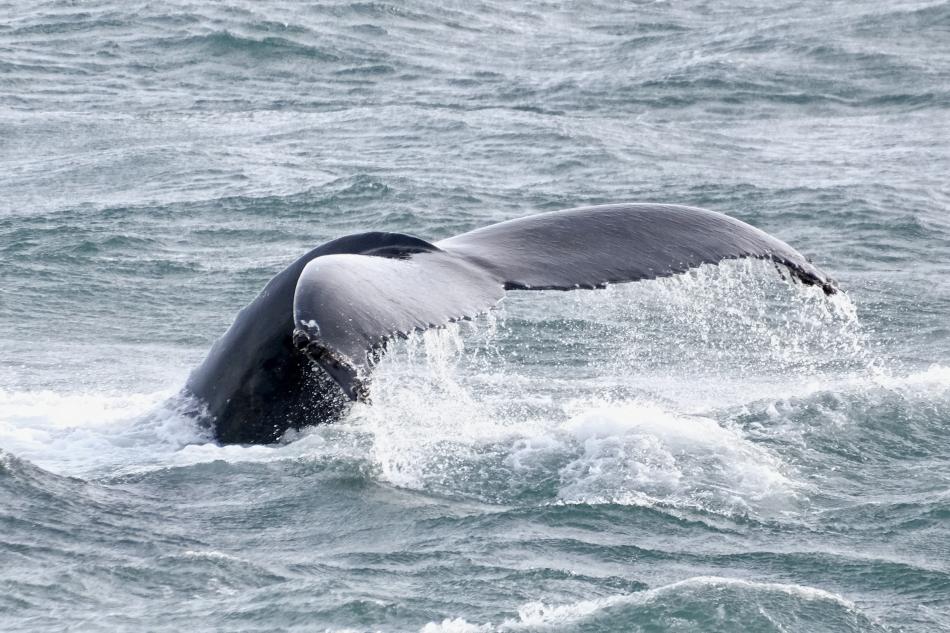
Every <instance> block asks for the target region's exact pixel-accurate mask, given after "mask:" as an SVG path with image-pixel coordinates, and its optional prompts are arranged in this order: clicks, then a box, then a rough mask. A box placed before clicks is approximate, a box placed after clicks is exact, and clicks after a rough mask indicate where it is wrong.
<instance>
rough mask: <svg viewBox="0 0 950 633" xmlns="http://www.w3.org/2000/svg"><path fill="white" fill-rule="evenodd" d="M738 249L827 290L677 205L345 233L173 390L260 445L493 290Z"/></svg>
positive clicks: (316, 416) (632, 276)
mask: <svg viewBox="0 0 950 633" xmlns="http://www.w3.org/2000/svg"><path fill="white" fill-rule="evenodd" d="M739 258H756V259H765V260H770V261H772V262H774V263H775V264H776V265H777V267H778V266H781V267H782V268H784V269H785V270H788V271H789V273H790V274H791V276H792V277H793V278H795V279H797V280H799V281H801V282H802V283H804V284H806V285H813V286H818V287H819V288H821V289H822V290H823V291H824V292H825V294H834V293H835V292H837V287H836V285H835V283H834V281H833V280H832V279H831V278H830V277H828V276H827V275H826V274H825V273H823V272H822V271H821V270H819V269H818V268H817V267H815V266H814V265H813V264H812V263H811V262H810V261H809V260H807V259H806V258H805V257H803V256H802V255H801V254H800V253H798V252H797V251H796V250H795V249H793V248H792V247H790V246H789V245H788V244H786V243H785V242H782V241H781V240H779V239H777V238H775V237H772V236H771V235H769V234H767V233H765V232H763V231H761V230H759V229H757V228H754V227H752V226H749V225H748V224H746V223H744V222H742V221H740V220H737V219H735V218H732V217H730V216H727V215H724V214H722V213H717V212H714V211H708V210H706V209H699V208H695V207H685V206H678V205H661V204H616V205H603V206H596V207H582V208H577V209H567V210H565V211H555V212H551V213H542V214H538V215H532V216H528V217H524V218H519V219H515V220H509V221H507V222H501V223H499V224H493V225H491V226H487V227H484V228H481V229H477V230H474V231H471V232H468V233H464V234H462V235H458V236H455V237H451V238H448V239H445V240H442V241H440V242H437V243H435V244H433V243H430V242H427V241H425V240H423V239H420V238H418V237H413V236H410V235H402V234H399V233H380V232H373V233H363V234H359V235H351V236H347V237H344V238H340V239H338V240H334V241H332V242H328V243H327V244H324V245H323V246H320V247H318V248H316V249H314V250H312V251H310V252H309V253H307V254H306V255H304V256H303V257H301V258H300V259H298V260H297V261H296V262H294V263H293V264H292V265H291V266H290V267H288V268H287V269H286V270H285V271H283V272H282V273H280V274H279V275H277V276H276V277H274V279H272V280H271V282H270V283H268V284H267V286H266V287H265V289H264V291H263V292H262V293H261V294H260V295H259V296H258V297H257V299H255V300H254V301H253V302H252V303H251V304H250V305H249V306H248V307H247V308H245V309H244V310H242V311H241V313H240V314H239V315H238V317H237V319H236V320H235V322H234V324H232V326H231V328H230V329H229V330H228V332H227V333H225V335H224V336H223V337H222V338H221V339H220V340H219V341H218V342H217V343H216V344H215V345H214V347H212V350H211V352H210V353H209V355H208V358H207V359H205V361H204V363H203V364H202V365H201V366H200V367H199V368H198V369H197V370H195V372H193V373H192V375H191V377H190V378H189V381H188V385H187V389H188V390H189V391H190V392H191V393H193V394H194V395H196V396H197V397H198V398H199V399H201V400H202V401H204V402H205V403H206V404H207V405H208V411H209V414H210V416H211V417H212V419H213V421H214V424H215V435H216V437H217V439H218V440H219V441H221V442H262V441H263V442H266V441H273V440H274V439H276V437H279V433H280V432H282V431H283V430H286V429H287V428H292V427H293V428H299V427H300V426H302V425H306V424H317V423H321V422H330V421H333V420H335V419H338V418H339V417H341V416H342V415H344V414H345V412H346V407H345V406H344V405H343V404H341V400H342V396H345V398H346V399H348V400H350V401H354V400H363V401H366V400H368V397H369V396H368V388H367V384H368V383H367V381H368V377H369V375H370V372H371V371H372V368H373V365H374V364H375V362H376V361H377V360H378V358H379V356H380V355H381V354H382V353H383V352H384V350H385V344H386V342H387V341H388V340H390V339H391V338H393V337H395V336H406V335H408V334H410V333H411V332H414V331H421V330H426V329H428V328H433V327H441V326H444V325H446V324H447V323H450V322H453V321H457V320H460V319H466V318H471V317H474V316H476V315H478V314H480V313H483V312H485V311H487V310H490V309H491V308H492V307H494V306H495V305H496V304H497V303H498V301H499V300H501V298H502V297H503V296H504V294H505V291H506V290H552V289H553V290H573V289H576V288H603V287H604V286H606V285H608V284H616V283H625V282H633V281H639V280H643V279H656V278H658V277H667V276H670V275H675V274H678V273H683V272H685V271H687V270H689V269H691V268H695V267H697V266H701V265H703V264H718V263H719V262H722V261H723V260H729V259H739ZM314 372H316V374H315V373H314ZM331 379H332V380H331ZM315 385H316V387H314V386H315ZM327 389H329V390H333V389H336V395H335V394H333V393H326V390H327ZM337 395H339V396H341V397H337ZM261 429H263V431H262V430H261Z"/></svg>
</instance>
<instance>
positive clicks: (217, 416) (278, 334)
mask: <svg viewBox="0 0 950 633" xmlns="http://www.w3.org/2000/svg"><path fill="white" fill-rule="evenodd" d="M430 247H431V245H429V244H427V243H425V242H423V241H422V240H419V239H417V238H414V237H411V236H409V235H402V234H399V233H384V232H369V233H360V234H357V235H347V236H346V237H341V238H339V239H336V240H333V241H330V242H327V243H326V244H323V245H321V246H318V247H317V248H315V249H313V250H312V251H310V252H308V253H307V254H306V255H304V256H302V257H300V258H299V259H298V260H297V261H295V262H294V263H292V264H291V265H290V266H288V267H287V268H285V269H284V270H283V271H282V272H280V273H278V274H277V275H276V276H275V277H274V278H273V279H271V280H270V281H269V282H267V285H266V286H264V289H263V290H262V291H261V293H260V294H259V295H258V296H257V298H256V299H254V300H253V301H252V302H251V303H250V304H248V305H247V307H245V308H244V309H242V310H241V311H240V312H238V314H237V316H236V317H235V319H234V323H232V324H231V327H230V328H228V330H227V332H225V334H224V335H223V336H222V337H221V338H219V339H218V340H217V341H216V342H215V343H214V345H212V347H211V350H210V351H209V352H208V355H207V357H205V360H204V361H203V362H202V363H201V365H199V366H198V367H197V368H196V369H195V370H194V371H193V372H192V373H191V375H190V376H189V378H188V382H187V383H186V385H185V391H186V393H187V394H188V395H191V396H194V397H196V398H197V399H198V401H199V402H200V404H201V405H202V409H203V410H202V412H201V413H200V414H199V417H200V418H201V419H202V420H203V421H205V422H206V423H208V424H209V425H210V426H211V429H212V431H213V433H214V437H215V439H216V440H217V441H219V442H221V443H222V444H267V443H271V442H275V441H276V440H278V439H279V438H280V436H281V435H283V434H284V432H285V431H287V430H288V429H290V428H295V429H299V428H300V427H301V426H304V425H311V424H320V423H324V422H332V421H334V420H337V419H339V418H341V417H342V416H343V415H344V414H345V413H346V411H347V409H348V408H349V405H350V401H349V400H348V399H347V398H346V397H345V396H344V394H343V392H342V391H341V389H340V387H339V386H338V385H337V384H336V383H335V382H334V381H333V380H332V379H331V378H330V377H329V376H328V375H327V373H326V372H325V371H324V370H322V369H320V368H319V367H318V366H316V365H314V364H313V363H312V362H311V360H310V359H309V358H308V357H307V356H306V355H305V354H303V353H300V352H299V351H298V350H297V349H296V348H295V347H294V344H293V333H294V315H293V303H294V291H295V290H296V287H297V280H298V278H299V277H300V273H301V272H302V271H303V269H304V267H305V266H306V265H307V264H308V263H309V262H310V261H311V260H313V259H314V258H316V257H320V256H322V255H332V254H339V253H354V254H365V255H369V256H374V255H375V256H380V257H397V256H405V255H406V254H408V253H412V252H416V251H418V250H419V249H421V248H430Z"/></svg>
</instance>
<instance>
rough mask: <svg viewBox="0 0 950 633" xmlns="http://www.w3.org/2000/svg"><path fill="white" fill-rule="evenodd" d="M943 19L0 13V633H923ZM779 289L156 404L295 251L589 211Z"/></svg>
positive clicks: (431, 336) (695, 292) (521, 318)
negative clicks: (314, 403)
mask: <svg viewBox="0 0 950 633" xmlns="http://www.w3.org/2000/svg"><path fill="white" fill-rule="evenodd" d="M948 173H950V3H947V2H932V1H916V0H907V1H902V0H897V1H892V2H850V1H849V2H844V1H832V2H817V1H812V0H808V1H804V2H797V1H796V2H790V1H788V0H779V2H774V3H758V2H731V3H730V2H726V3H714V2H704V1H698V0H684V1H682V2H679V1H670V2H656V3H642V2H635V3H628V2H608V1H595V2H566V3H561V2H535V1H531V2H524V3H506V2H495V1H494V0H473V1H470V2H457V1H455V0H449V1H448V2H444V1H443V2H436V1H430V0H412V1H410V2H407V3H403V4H386V3H377V2H352V1H345V0H344V1H338V2H327V3H320V4H298V3H291V2H250V1H243V2H230V3H227V5H225V4H217V3H206V4H202V3H191V2H179V1H172V2H141V1H138V0H132V1H129V2H118V1H116V0H108V1H90V2H73V1H56V2H48V1H40V2H7V1H4V2H0V630H3V631H5V632H9V633H13V632H21V631H22V632H26V631H29V632H34V631H158V632H162V631H173V632H179V631H192V630H194V631H213V630H217V631H248V632H250V631H288V630H293V631H324V630H329V631H344V630H346V631H386V632H402V631H412V632H417V631H421V632H424V633H437V632H440V631H441V632H447V633H448V632H455V633H472V632H488V631H509V630H513V631H592V632H593V631H597V632H602V631H618V632H619V631H624V632H630V631H636V632H658V631H684V632H685V631H703V632H712V631H722V632H726V631H761V632H769V631H775V632H793V631H794V632H808V633H813V632H821V631H828V632H831V631H833V632H843V631H851V632H856V631H862V632H863V631H874V632H884V631H889V632H907V633H916V632H921V633H923V632H932V631H940V630H944V631H946V630H950V323H948V314H950V281H948V279H950V276H948V274H950V185H948ZM622 201H638V202H665V203H680V204H689V205H696V206H702V207H707V208H711V209H714V210H717V211H723V212H726V213H729V214H732V215H734V216H736V217H738V218H740V219H742V220H745V221H747V222H750V223H752V224H754V225H755V226H758V227H760V228H762V229H764V230H766V231H768V232H770V233H772V234H774V235H776V236H778V237H780V238H781V239H783V240H785V241H787V242H789V243H790V244H792V245H793V246H795V247H796V248H797V249H798V250H800V251H801V252H803V253H805V254H806V255H808V256H809V257H811V258H812V259H813V260H814V262H815V263H816V265H819V266H820V267H821V268H823V269H824V270H826V271H827V272H828V273H830V274H831V275H832V276H833V277H834V278H836V279H837V280H838V282H839V283H840V285H841V287H842V288H843V289H844V290H845V292H844V293H843V294H842V295H840V296H838V297H835V298H831V299H829V298H826V297H824V296H823V295H822V294H821V292H820V291H818V290H816V289H814V288H804V287H801V286H799V285H793V284H790V283H788V282H785V281H783V280H782V279H781V277H780V276H778V275H777V274H776V273H775V271H774V269H773V268H772V267H771V266H769V265H766V264H763V263H751V262H744V263H743V262H739V263H730V264H726V265H723V266H721V267H703V268H700V269H698V270H695V271H693V272H692V273H689V274H687V275H684V276H681V277H677V278H672V279H666V280H662V281H650V282H642V283H637V284H629V285H622V286H614V287H611V288H608V289H607V290H604V291H577V292H569V293H563V292H542V293H524V292H522V293H511V294H509V296H508V298H507V299H505V301H504V302H503V303H502V305H501V307H500V308H499V309H498V310H496V311H495V312H493V313H492V314H490V315H488V316H486V317H484V318H481V319H479V320H477V321H476V322H474V323H469V324H462V325H460V326H458V327H453V328H449V329H446V330H443V331H438V332H432V333H428V334H426V335H424V336H423V335H419V336H415V337H413V338H412V339H411V340H409V341H405V342H401V343H399V344H397V345H396V346H394V348H393V349H392V350H391V353H390V354H389V355H388V356H387V358H386V360H385V361H384V362H383V364H382V366H381V367H380V368H379V371H378V372H377V374H376V379H375V382H374V383H373V387H372V389H373V391H372V397H373V402H374V404H373V405H372V406H366V405H358V406H357V407H356V408H354V410H353V411H352V412H351V414H350V415H349V417H347V418H346V419H345V420H344V421H342V422H341V423H339V424H334V425H329V426H323V427H314V428H310V429H307V430H305V431H302V432H293V433H291V434H290V435H288V436H286V437H284V438H283V440H282V441H281V442H280V443H278V444H275V445H271V446H218V445H216V444H215V443H214V442H212V441H211V440H210V439H209V437H208V435H207V432H206V431H204V430H203V429H202V428H200V426H199V425H198V424H196V423H195V421H194V420H193V419H191V418H189V417H188V416H187V415H186V414H185V413H183V409H182V407H181V406H180V405H179V404H178V400H177V399H176V398H175V395H176V394H177V393H178V391H179V390H180V388H181V387H182V385H183V384H184V382H185V380H186V378H187V376H188V373H189V371H190V370H191V369H192V368H193V367H195V366H196V365H197V364H198V363H199V362H200V361H201V359H202V358H203V356H204V354H205V352H206V351H207V350H208V348H209V347H210V345H211V344H212V342H213V341H214V340H215V338H216V337H218V336H219V335H220V334H222V333H223V332H224V330H225V329H226V328H227V326H228V325H229V324H230V322H231V320H232V319H233V318H234V316H235V314H236V313H237V311H238V310H239V309H240V308H241V307H243V306H244V305H246V304H247V303H248V302H249V301H250V300H251V299H253V297H254V296H255V295H256V293H257V292H258V291H259V290H260V289H261V288H262V287H263V285H264V284H265V283H266V282H267V280H268V279H270V278H271V276H273V275H274V274H276V273H277V272H279V271H280V270H282V269H283V267H284V266H286V265H287V264H288V263H289V262H291V261H292V260H294V259H295V258H296V257H297V256H298V255H300V254H302V253H303V252H305V251H306V250H308V249H310V248H312V247H314V246H316V245H318V244H320V243H322V242H324V241H326V240H328V239H331V238H334V237H338V236H341V235H345V234H347V233H352V232H359V231H363V230H370V229H378V230H391V231H399V232H406V233H411V234H414V235H418V236H420V237H423V238H426V239H433V240H434V239H440V238H444V237H447V236H450V235H453V234H456V233H459V232H462V231H465V230H469V229H473V228H477V227H479V226H482V225H485V224H488V223H491V222H495V221H500V220H503V219H509V218H514V217H518V216H522V215H527V214H531V213H536V212H540V211H547V210H554V209H561V208H567V207H571V206H577V205H583V204H595V203H606V202H622Z"/></svg>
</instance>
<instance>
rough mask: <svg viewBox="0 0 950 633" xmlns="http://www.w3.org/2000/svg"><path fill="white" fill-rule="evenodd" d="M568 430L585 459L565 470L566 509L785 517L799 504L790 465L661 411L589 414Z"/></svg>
mask: <svg viewBox="0 0 950 633" xmlns="http://www.w3.org/2000/svg"><path fill="white" fill-rule="evenodd" d="M560 428H561V429H562V430H563V431H565V432H566V433H568V434H569V435H570V436H572V437H573V438H574V439H575V440H576V441H577V442H579V443H580V446H581V453H580V454H579V455H578V456H577V457H576V458H575V459H574V460H572V461H571V462H570V463H568V464H567V465H566V466H564V467H563V468H562V469H561V473H560V477H561V488H560V490H559V493H558V497H559V499H560V500H561V501H563V502H566V503H621V504H633V505H644V504H647V505H654V504H656V503H663V504H671V505H686V506H699V507H703V508H705V509H707V510H712V511H717V512H736V511H738V512H748V511H753V510H754V509H755V508H756V507H759V508H762V507H770V508H772V509H776V508H779V509H784V508H785V507H787V506H788V505H789V504H790V503H792V502H794V501H795V499H796V488H797V485H796V484H795V482H794V480H793V479H791V478H790V477H789V476H788V474H787V473H788V471H789V470H790V469H789V468H788V467H787V466H786V465H785V464H783V463H782V461H781V460H780V459H779V458H778V457H776V456H775V455H772V454H771V453H769V452H768V451H767V450H766V449H764V448H762V447H760V446H758V445H756V444H754V443H753V442H751V441H749V440H748V439H746V438H745V437H744V436H743V435H742V434H741V432H740V431H739V430H737V429H734V428H729V427H726V426H722V425H720V424H719V423H717V422H716V421H715V420H712V419H710V418H706V417H701V416H693V415H681V414H677V413H673V412H670V411H668V410H666V409H664V408H662V407H660V406H659V405H657V404H655V403H649V402H627V403H621V404H615V405H609V406H594V407H589V408H585V409H584V410H583V411H582V412H581V413H579V414H577V415H575V416H574V417H572V418H571V419H570V420H568V421H567V422H566V423H564V424H562V425H561V426H560Z"/></svg>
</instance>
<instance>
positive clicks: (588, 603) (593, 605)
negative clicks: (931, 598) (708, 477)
mask: <svg viewBox="0 0 950 633" xmlns="http://www.w3.org/2000/svg"><path fill="white" fill-rule="evenodd" d="M717 588H719V589H730V590H742V591H748V592H756V593H766V594H772V595H775V594H781V595H785V596H789V597H791V598H794V599H797V600H803V601H809V602H815V601H818V602H828V603H831V604H834V605H836V606H838V607H840V608H841V609H843V610H844V611H847V612H849V613H851V614H854V615H858V616H861V617H865V616H863V614H862V613H861V611H860V610H859V609H858V607H857V606H856V605H855V604H854V603H853V602H852V601H850V600H848V599H847V598H844V597H842V596H839V595H837V594H835V593H832V592H830V591H826V590H824V589H818V588H816V587H809V586H805V585H797V584H787V583H775V582H756V581H752V580H745V579H740V578H726V577H719V576H696V577H693V578H687V579H684V580H680V581H677V582H673V583H670V584H668V585H663V586H660V587H656V588H654V589H648V590H645V591H639V592H635V593H629V594H617V595H612V596H605V597H602V598H594V599H591V600H580V601H578V602H574V603H569V604H561V605H548V604H545V603H544V602H540V601H537V602H529V603H526V604H524V605H522V606H521V607H520V608H519V609H518V615H517V617H516V618H507V619H505V620H502V621H501V622H499V623H498V624H497V625H495V624H492V623H487V624H472V623H469V622H467V621H466V620H464V619H462V618H454V619H446V620H443V621H442V622H441V623H434V622H432V623H429V624H426V625H425V626H424V627H423V628H422V629H421V633H476V632H488V631H512V630H515V631H516V630H522V629H528V628H550V627H558V626H563V625H566V624H571V623H573V622H577V621H578V620H584V619H588V618H590V617H592V616H596V615H597V614H599V613H601V612H603V611H604V610H607V609H610V608H613V607H617V606H621V605H627V606H636V605H647V604H650V603H654V602H658V601H668V600H669V599H670V597H671V594H672V595H678V594H683V593H686V594H687V595H688V594H690V593H692V592H695V591H707V590H709V589H717Z"/></svg>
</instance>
